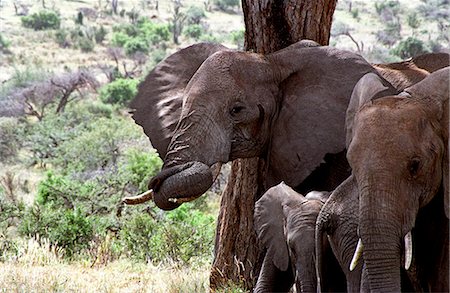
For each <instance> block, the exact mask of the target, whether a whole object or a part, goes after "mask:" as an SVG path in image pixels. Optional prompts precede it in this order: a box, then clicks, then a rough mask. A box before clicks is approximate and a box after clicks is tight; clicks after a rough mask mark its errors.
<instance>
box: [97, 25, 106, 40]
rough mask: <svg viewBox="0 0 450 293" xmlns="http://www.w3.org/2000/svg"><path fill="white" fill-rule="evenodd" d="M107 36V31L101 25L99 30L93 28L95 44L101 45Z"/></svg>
mask: <svg viewBox="0 0 450 293" xmlns="http://www.w3.org/2000/svg"><path fill="white" fill-rule="evenodd" d="M107 34H108V31H107V30H106V29H105V27H104V26H103V25H101V26H100V27H99V28H97V27H95V28H94V39H95V42H96V43H97V44H101V43H103V41H104V40H105V37H106V35H107Z"/></svg>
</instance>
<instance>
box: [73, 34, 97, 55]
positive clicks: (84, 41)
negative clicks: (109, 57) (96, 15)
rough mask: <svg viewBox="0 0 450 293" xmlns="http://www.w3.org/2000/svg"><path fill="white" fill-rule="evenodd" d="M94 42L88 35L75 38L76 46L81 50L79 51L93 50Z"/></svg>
mask: <svg viewBox="0 0 450 293" xmlns="http://www.w3.org/2000/svg"><path fill="white" fill-rule="evenodd" d="M94 47H95V43H94V41H92V39H91V38H89V37H85V36H83V37H79V38H77V48H79V49H80V50H81V52H85V53H87V52H92V51H93V50H94Z"/></svg>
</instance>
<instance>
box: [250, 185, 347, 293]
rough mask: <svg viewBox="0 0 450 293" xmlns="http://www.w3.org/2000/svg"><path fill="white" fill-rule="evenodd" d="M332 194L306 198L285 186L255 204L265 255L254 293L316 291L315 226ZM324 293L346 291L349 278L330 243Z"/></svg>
mask: <svg viewBox="0 0 450 293" xmlns="http://www.w3.org/2000/svg"><path fill="white" fill-rule="evenodd" d="M327 198H328V193H322V192H310V193H308V195H306V196H303V195H301V194H299V193H297V192H296V191H294V190H293V189H292V188H290V187H289V186H287V185H286V184H284V183H280V184H278V185H276V186H274V187H272V188H270V189H269V190H268V191H267V192H266V193H265V194H264V195H263V196H262V197H261V199H259V200H258V201H257V202H256V204H255V214H254V219H255V227H256V232H257V236H258V239H259V241H260V243H261V244H262V246H263V248H264V250H265V256H264V261H263V265H262V268H261V272H260V274H259V277H258V282H257V284H256V287H255V291H254V292H288V291H289V290H290V288H291V287H292V285H293V284H294V281H295V286H296V289H297V292H316V291H317V278H316V271H315V260H314V255H315V226H316V219H317V216H318V214H319V212H320V209H321V208H322V206H323V204H324V202H325V201H326V199H327ZM322 243H323V247H322V249H321V251H322V254H323V255H324V262H323V264H324V275H325V276H324V278H326V280H327V282H326V284H324V286H323V288H322V289H323V291H330V292H342V291H345V277H344V275H343V273H342V271H341V269H340V267H339V265H338V263H337V261H336V259H335V258H334V255H333V253H332V251H331V248H330V247H329V245H328V242H327V241H323V242H322Z"/></svg>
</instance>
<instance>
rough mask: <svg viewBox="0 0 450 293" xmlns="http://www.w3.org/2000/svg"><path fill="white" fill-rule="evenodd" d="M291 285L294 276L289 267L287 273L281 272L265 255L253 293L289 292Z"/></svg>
mask: <svg viewBox="0 0 450 293" xmlns="http://www.w3.org/2000/svg"><path fill="white" fill-rule="evenodd" d="M293 284H294V274H293V272H292V269H291V266H289V268H288V269H287V271H281V270H279V269H278V268H277V267H276V266H275V264H274V263H273V260H272V259H271V258H270V257H267V255H266V256H265V257H264V261H263V264H262V267H261V271H260V273H259V277H258V281H257V283H256V286H255V289H254V291H253V292H254V293H269V292H289V290H290V289H291V287H292V285H293Z"/></svg>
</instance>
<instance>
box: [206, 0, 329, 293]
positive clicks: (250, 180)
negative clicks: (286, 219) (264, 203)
mask: <svg viewBox="0 0 450 293" xmlns="http://www.w3.org/2000/svg"><path fill="white" fill-rule="evenodd" d="M336 2H337V0H317V1H310V0H284V1H279V0H242V8H243V12H244V20H245V31H246V33H245V49H246V50H248V51H254V52H257V53H262V54H268V53H271V52H275V51H277V50H280V49H282V48H284V47H287V46H289V45H291V44H293V43H295V42H297V41H299V40H301V39H311V40H314V41H316V42H318V43H320V44H322V45H328V42H329V38H330V29H331V22H332V17H333V13H334V10H335V7H336ZM264 165H265V158H251V159H239V160H236V161H234V162H233V163H232V167H231V173H230V176H229V178H228V184H227V186H226V188H225V190H224V191H223V193H222V200H221V204H220V214H219V218H218V223H217V231H216V243H215V257H214V262H213V265H212V269H211V275H210V288H211V290H212V291H214V290H215V289H218V288H220V287H223V286H226V285H228V284H230V283H233V284H238V285H240V286H241V287H243V288H245V289H247V290H251V289H252V288H253V286H254V285H255V283H256V279H257V277H258V274H259V270H260V267H261V251H260V249H259V246H258V243H257V240H256V233H255V231H254V228H253V210H254V204H255V201H256V200H257V199H258V198H259V197H260V196H261V195H262V193H263V192H264V191H265V190H266V188H268V187H269V186H265V184H264Z"/></svg>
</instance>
